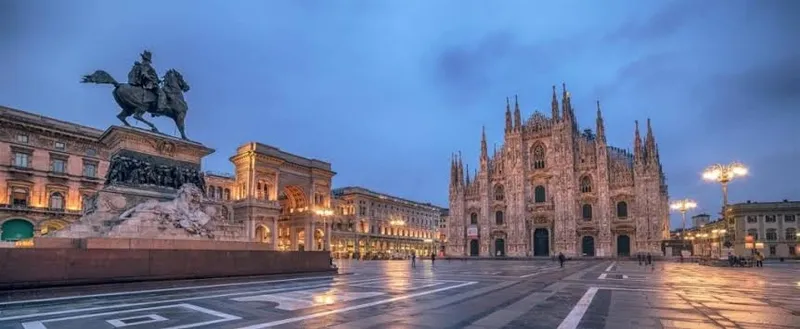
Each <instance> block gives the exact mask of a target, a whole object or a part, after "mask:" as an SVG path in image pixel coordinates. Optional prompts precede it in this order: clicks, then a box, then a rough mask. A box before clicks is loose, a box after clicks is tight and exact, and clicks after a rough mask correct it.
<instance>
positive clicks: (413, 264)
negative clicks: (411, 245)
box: [411, 253, 417, 268]
mask: <svg viewBox="0 0 800 329" xmlns="http://www.w3.org/2000/svg"><path fill="white" fill-rule="evenodd" d="M416 267H417V253H411V268H416Z"/></svg>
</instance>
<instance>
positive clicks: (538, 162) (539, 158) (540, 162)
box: [531, 144, 545, 169]
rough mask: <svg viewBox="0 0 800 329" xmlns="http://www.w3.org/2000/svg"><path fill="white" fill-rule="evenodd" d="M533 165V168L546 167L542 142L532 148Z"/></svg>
mask: <svg viewBox="0 0 800 329" xmlns="http://www.w3.org/2000/svg"><path fill="white" fill-rule="evenodd" d="M531 167H533V169H544V167H545V151H544V146H542V145H541V144H537V145H535V146H534V147H533V149H532V150H531Z"/></svg>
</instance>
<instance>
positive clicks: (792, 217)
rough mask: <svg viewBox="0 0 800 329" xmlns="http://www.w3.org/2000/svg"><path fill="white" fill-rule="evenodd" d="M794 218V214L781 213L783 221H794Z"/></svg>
mask: <svg viewBox="0 0 800 329" xmlns="http://www.w3.org/2000/svg"><path fill="white" fill-rule="evenodd" d="M795 218H796V217H795V216H794V215H783V222H784V223H794V221H795Z"/></svg>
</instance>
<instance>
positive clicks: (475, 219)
mask: <svg viewBox="0 0 800 329" xmlns="http://www.w3.org/2000/svg"><path fill="white" fill-rule="evenodd" d="M469 223H470V224H472V225H478V214H476V213H472V214H471V215H469Z"/></svg>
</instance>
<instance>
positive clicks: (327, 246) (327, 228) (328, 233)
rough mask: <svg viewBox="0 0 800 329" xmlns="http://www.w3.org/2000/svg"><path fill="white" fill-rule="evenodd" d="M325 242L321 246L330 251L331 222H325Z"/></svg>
mask: <svg viewBox="0 0 800 329" xmlns="http://www.w3.org/2000/svg"><path fill="white" fill-rule="evenodd" d="M324 231H325V242H324V244H325V245H324V246H323V248H322V249H323V250H325V251H331V223H325V229H324Z"/></svg>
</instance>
